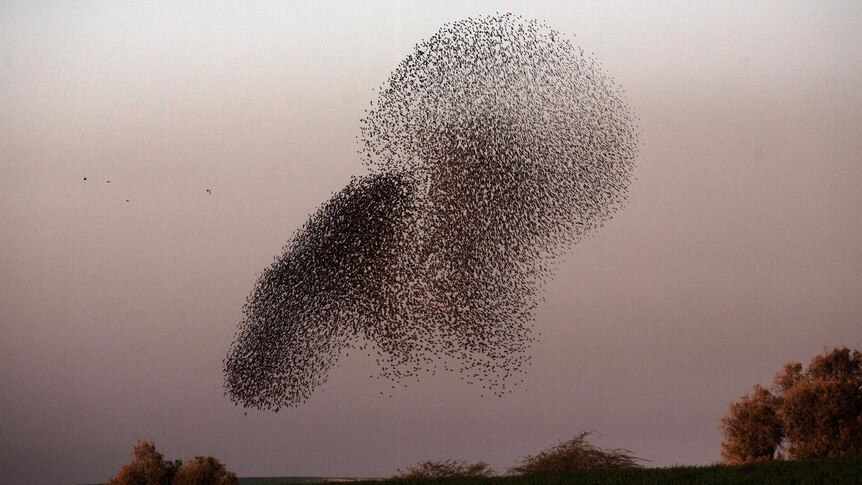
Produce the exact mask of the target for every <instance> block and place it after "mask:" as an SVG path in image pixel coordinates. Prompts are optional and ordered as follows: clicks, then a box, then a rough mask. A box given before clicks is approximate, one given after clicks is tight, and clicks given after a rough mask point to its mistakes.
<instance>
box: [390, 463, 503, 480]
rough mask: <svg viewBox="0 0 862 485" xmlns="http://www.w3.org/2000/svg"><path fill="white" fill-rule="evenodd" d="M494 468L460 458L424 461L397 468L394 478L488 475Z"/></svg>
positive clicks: (422, 478)
mask: <svg viewBox="0 0 862 485" xmlns="http://www.w3.org/2000/svg"><path fill="white" fill-rule="evenodd" d="M493 474H494V470H492V469H491V467H490V466H488V464H487V463H485V462H483V461H480V462H477V463H466V462H463V461H460V460H446V461H426V462H422V463H419V464H417V465H414V466H411V467H408V468H407V470H406V471H401V470H398V474H397V475H395V476H394V477H392V478H394V479H402V480H420V479H421V480H426V479H428V480H431V479H438V478H471V477H473V478H475V477H490V476H491V475H493Z"/></svg>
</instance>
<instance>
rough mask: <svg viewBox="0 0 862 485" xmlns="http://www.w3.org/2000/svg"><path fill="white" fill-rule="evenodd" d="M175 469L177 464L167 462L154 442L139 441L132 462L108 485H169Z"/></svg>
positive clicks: (121, 469)
mask: <svg viewBox="0 0 862 485" xmlns="http://www.w3.org/2000/svg"><path fill="white" fill-rule="evenodd" d="M175 469H176V467H175V463H171V462H167V461H165V460H164V456H162V454H161V453H159V452H158V451H156V446H155V445H154V444H153V442H152V441H138V444H137V445H135V447H134V448H133V449H132V460H131V461H130V462H128V463H126V464H125V465H123V466H122V467H121V468H120V470H119V471H118V472H117V474H116V475H114V476H113V477H112V478H111V479H110V480H108V485H169V484H170V483H171V475H172V473H173V471H174V470H175Z"/></svg>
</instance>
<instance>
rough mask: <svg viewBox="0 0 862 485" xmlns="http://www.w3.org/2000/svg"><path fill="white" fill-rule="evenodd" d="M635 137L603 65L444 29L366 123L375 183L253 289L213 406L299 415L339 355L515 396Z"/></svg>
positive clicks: (547, 37) (322, 220)
mask: <svg viewBox="0 0 862 485" xmlns="http://www.w3.org/2000/svg"><path fill="white" fill-rule="evenodd" d="M636 121H637V118H636V117H635V116H634V115H633V113H632V111H631V109H630V107H629V106H628V105H627V104H626V102H625V101H624V91H623V90H622V88H621V87H619V86H618V85H616V84H615V82H614V81H613V80H612V79H611V78H610V77H608V75H607V74H606V73H605V72H604V70H603V68H602V67H601V66H600V65H599V64H598V62H597V61H596V60H595V59H594V58H593V57H592V56H588V55H584V52H583V50H581V49H580V48H578V47H577V46H575V45H573V44H572V42H571V41H570V40H569V39H568V38H567V36H564V35H562V34H560V33H559V32H556V31H554V30H553V29H551V28H549V27H547V26H546V25H545V24H543V23H541V22H538V21H534V20H527V19H524V18H523V17H520V16H515V15H512V14H504V15H499V14H498V15H493V16H486V17H478V18H467V19H465V20H461V21H457V22H453V23H450V24H447V25H444V26H443V27H442V28H441V29H440V30H439V31H438V32H437V33H436V34H435V35H433V36H432V37H430V38H429V39H428V40H425V41H422V42H420V43H419V44H417V45H416V46H415V48H414V49H413V52H412V53H411V54H410V55H408V56H407V58H405V59H404V60H403V61H402V62H401V63H400V64H399V65H398V66H397V68H396V69H395V70H394V71H393V72H392V74H391V75H390V77H389V79H388V81H387V82H386V83H384V84H383V85H382V86H380V88H379V96H378V98H377V99H376V100H373V101H371V103H370V106H369V108H368V109H367V110H366V115H365V117H364V118H363V119H362V120H361V123H360V132H361V135H360V136H359V137H358V139H359V144H360V146H359V155H360V156H361V158H362V160H363V162H364V164H365V165H366V166H367V167H368V168H369V172H370V173H369V174H368V175H365V176H359V177H354V178H353V179H352V181H351V182H350V183H349V184H348V185H347V187H345V188H344V189H342V190H341V191H340V192H338V193H336V194H335V195H334V196H333V197H332V198H331V199H330V200H329V201H327V202H326V203H324V204H323V205H322V206H321V207H320V208H319V209H318V210H317V211H316V212H315V213H314V214H313V215H312V216H311V217H310V219H309V220H308V221H307V222H306V223H305V224H304V225H303V226H302V227H301V228H300V229H299V230H298V231H297V233H296V234H295V235H294V236H293V238H292V239H291V240H290V241H289V242H288V244H287V245H286V246H285V248H284V252H283V254H281V255H280V256H278V257H276V258H275V262H274V263H273V264H272V265H271V266H269V267H268V268H266V269H265V270H264V271H263V273H262V274H261V275H260V276H259V278H258V280H257V283H256V285H255V287H254V289H253V291H252V293H251V295H250V296H249V297H248V299H247V302H246V305H245V307H244V309H243V314H244V318H243V319H242V321H241V322H240V324H239V328H238V331H237V333H236V336H235V338H234V341H233V343H232V345H231V348H230V350H229V352H228V355H227V357H226V358H225V360H224V375H225V391H226V394H227V395H228V396H229V397H230V399H231V400H232V401H233V402H234V403H235V404H241V405H242V406H244V407H251V408H257V409H274V410H276V411H278V409H279V408H280V407H284V406H296V405H299V404H301V403H303V402H305V401H306V400H307V399H308V398H309V397H310V395H311V394H312V392H313V391H314V390H315V388H317V387H318V386H320V385H321V384H322V383H323V382H324V381H325V380H326V378H327V374H328V372H329V370H330V369H331V368H332V366H333V365H335V363H336V362H337V360H338V358H339V357H340V356H341V355H342V353H345V352H348V351H349V350H351V349H353V350H355V351H362V352H365V353H367V354H368V355H369V356H373V357H375V358H376V360H377V363H378V365H379V369H380V374H379V375H378V376H377V377H378V378H381V377H382V378H386V379H390V380H391V381H392V383H393V388H394V387H395V386H394V385H395V384H399V383H401V384H403V383H404V382H406V381H407V380H408V379H414V378H415V379H418V378H419V377H420V375H421V374H422V373H423V372H430V373H434V372H436V371H437V370H439V369H443V370H447V371H451V372H457V373H459V375H460V377H461V378H462V379H464V380H465V381H467V382H469V383H471V384H475V385H477V386H482V388H483V389H485V390H486V391H482V392H483V393H484V392H487V393H489V394H490V393H493V394H496V395H503V394H504V393H506V392H511V389H512V388H513V387H514V386H516V385H517V384H518V383H519V382H523V379H522V377H523V376H522V374H523V373H524V371H525V368H526V367H527V366H528V365H529V360H530V356H529V353H528V350H529V347H530V345H531V343H532V342H534V341H535V338H536V337H535V335H534V329H533V325H532V323H533V319H534V311H535V308H536V306H537V304H538V302H539V301H540V300H541V297H540V290H541V287H542V284H543V283H544V282H545V281H546V280H547V279H548V278H549V277H550V276H551V275H552V274H553V272H554V269H555V264H556V261H558V260H559V258H560V256H561V255H562V254H564V253H565V252H566V251H568V250H569V249H570V248H571V246H572V245H573V244H575V243H576V242H577V241H579V240H580V239H582V238H583V237H585V236H587V235H589V234H590V233H591V232H592V231H594V230H595V229H597V228H599V227H601V226H602V225H603V224H604V223H605V222H606V221H607V220H608V219H609V218H610V217H611V216H612V215H613V214H614V213H615V212H616V211H617V210H619V209H620V208H621V207H622V206H623V205H624V204H625V201H626V193H627V190H628V187H629V185H630V183H631V181H632V177H633V175H632V173H633V170H634V166H635V159H636V156H637V152H638V145H639V142H638V128H637V123H636ZM372 377H374V376H372Z"/></svg>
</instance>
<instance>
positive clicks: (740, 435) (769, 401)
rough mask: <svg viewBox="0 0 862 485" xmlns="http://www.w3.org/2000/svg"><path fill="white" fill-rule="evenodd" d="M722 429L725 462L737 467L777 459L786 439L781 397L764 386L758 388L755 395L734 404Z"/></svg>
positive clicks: (725, 418) (723, 420) (755, 388)
mask: <svg viewBox="0 0 862 485" xmlns="http://www.w3.org/2000/svg"><path fill="white" fill-rule="evenodd" d="M721 427H722V432H723V434H724V440H722V442H721V458H722V459H723V460H724V461H725V463H729V464H732V465H737V464H740V463H751V462H756V461H766V460H771V459H773V458H775V456H776V453H777V451H778V448H779V446H780V445H781V438H782V436H783V435H782V429H781V420H780V419H779V417H778V398H776V397H775V396H774V395H772V393H770V392H769V391H768V390H767V389H765V388H764V387H761V386H759V385H757V386H754V391H753V392H752V394H751V395H744V396H742V397H741V398H740V399H739V401H736V402H733V403H731V404H730V409H729V410H728V413H727V416H725V417H724V418H722V420H721Z"/></svg>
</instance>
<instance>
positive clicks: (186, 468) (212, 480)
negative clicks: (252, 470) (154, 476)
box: [173, 456, 237, 485]
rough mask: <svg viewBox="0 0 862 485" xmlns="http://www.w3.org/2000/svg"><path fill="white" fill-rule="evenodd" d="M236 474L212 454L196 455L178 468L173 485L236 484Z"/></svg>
mask: <svg viewBox="0 0 862 485" xmlns="http://www.w3.org/2000/svg"><path fill="white" fill-rule="evenodd" d="M236 484H237V478H236V474H235V473H232V472H229V471H227V469H226V468H225V466H224V465H223V464H222V463H221V462H220V461H218V460H217V459H215V458H213V457H211V456H196V457H194V458H192V459H191V460H187V461H186V462H185V463H183V465H182V466H181V467H180V469H179V470H177V475H176V477H174V481H173V485H236Z"/></svg>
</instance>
